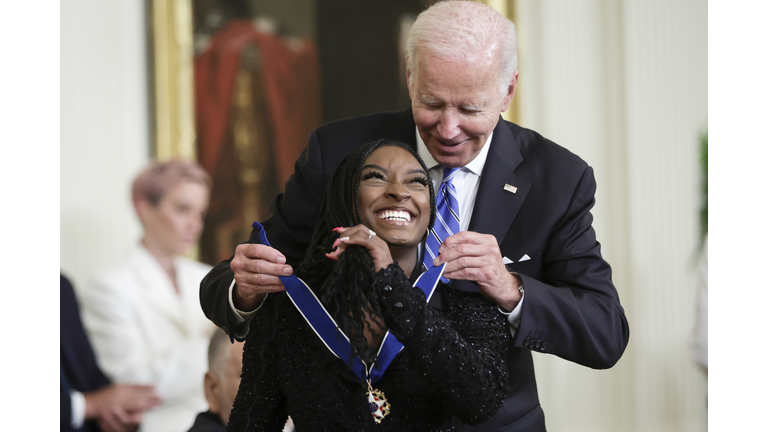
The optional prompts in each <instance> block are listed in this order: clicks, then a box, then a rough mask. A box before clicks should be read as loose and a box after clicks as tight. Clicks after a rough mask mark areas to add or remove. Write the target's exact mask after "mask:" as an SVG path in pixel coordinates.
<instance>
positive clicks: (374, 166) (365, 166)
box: [363, 164, 389, 172]
mask: <svg viewBox="0 0 768 432" xmlns="http://www.w3.org/2000/svg"><path fill="white" fill-rule="evenodd" d="M369 168H370V169H377V170H379V171H384V172H389V170H387V169H386V168H384V167H380V166H378V165H372V164H371V165H364V166H363V170H366V169H369Z"/></svg>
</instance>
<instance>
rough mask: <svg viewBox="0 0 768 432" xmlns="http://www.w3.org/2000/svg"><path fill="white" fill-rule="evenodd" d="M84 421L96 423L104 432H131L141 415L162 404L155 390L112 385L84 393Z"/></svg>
mask: <svg viewBox="0 0 768 432" xmlns="http://www.w3.org/2000/svg"><path fill="white" fill-rule="evenodd" d="M83 396H84V397H85V418H86V419H96V421H97V422H98V423H99V426H100V427H101V428H102V429H103V430H104V431H105V432H130V431H135V430H136V429H137V428H138V427H139V424H140V423H141V415H142V413H143V412H144V411H146V410H148V409H151V408H154V407H156V406H157V405H160V403H162V399H160V397H159V396H158V395H157V394H156V393H155V388H154V387H152V386H144V385H128V384H112V385H109V386H106V387H103V388H100V389H98V390H94V391H92V392H88V393H85V394H84V395H83Z"/></svg>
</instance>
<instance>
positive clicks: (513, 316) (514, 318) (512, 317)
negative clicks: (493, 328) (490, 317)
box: [497, 293, 525, 337]
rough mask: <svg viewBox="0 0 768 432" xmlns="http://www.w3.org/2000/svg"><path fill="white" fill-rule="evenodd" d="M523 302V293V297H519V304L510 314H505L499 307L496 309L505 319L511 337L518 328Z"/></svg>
mask: <svg viewBox="0 0 768 432" xmlns="http://www.w3.org/2000/svg"><path fill="white" fill-rule="evenodd" d="M523 300H525V293H523V296H522V297H520V303H518V304H517V306H515V308H514V309H512V312H507V311H505V310H503V309H501V308H500V307H497V309H498V310H499V312H501V313H502V314H504V315H505V316H506V317H507V322H508V323H509V332H510V333H512V337H515V333H517V328H518V327H520V311H521V310H522V306H523Z"/></svg>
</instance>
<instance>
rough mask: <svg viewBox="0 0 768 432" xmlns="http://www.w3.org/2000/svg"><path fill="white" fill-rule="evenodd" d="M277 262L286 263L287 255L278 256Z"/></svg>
mask: <svg viewBox="0 0 768 432" xmlns="http://www.w3.org/2000/svg"><path fill="white" fill-rule="evenodd" d="M277 263H278V264H285V257H284V256H279V257H277Z"/></svg>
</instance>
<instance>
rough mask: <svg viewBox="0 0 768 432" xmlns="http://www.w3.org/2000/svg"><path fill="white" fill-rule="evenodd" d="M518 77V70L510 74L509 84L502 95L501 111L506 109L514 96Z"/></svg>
mask: <svg viewBox="0 0 768 432" xmlns="http://www.w3.org/2000/svg"><path fill="white" fill-rule="evenodd" d="M519 78H520V71H515V73H513V74H512V80H511V81H510V82H509V86H508V87H507V94H506V95H505V96H504V101H503V105H502V109H501V112H504V111H506V110H508V109H509V104H511V103H512V99H514V98H515V91H516V90H517V80H518V79H519Z"/></svg>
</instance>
